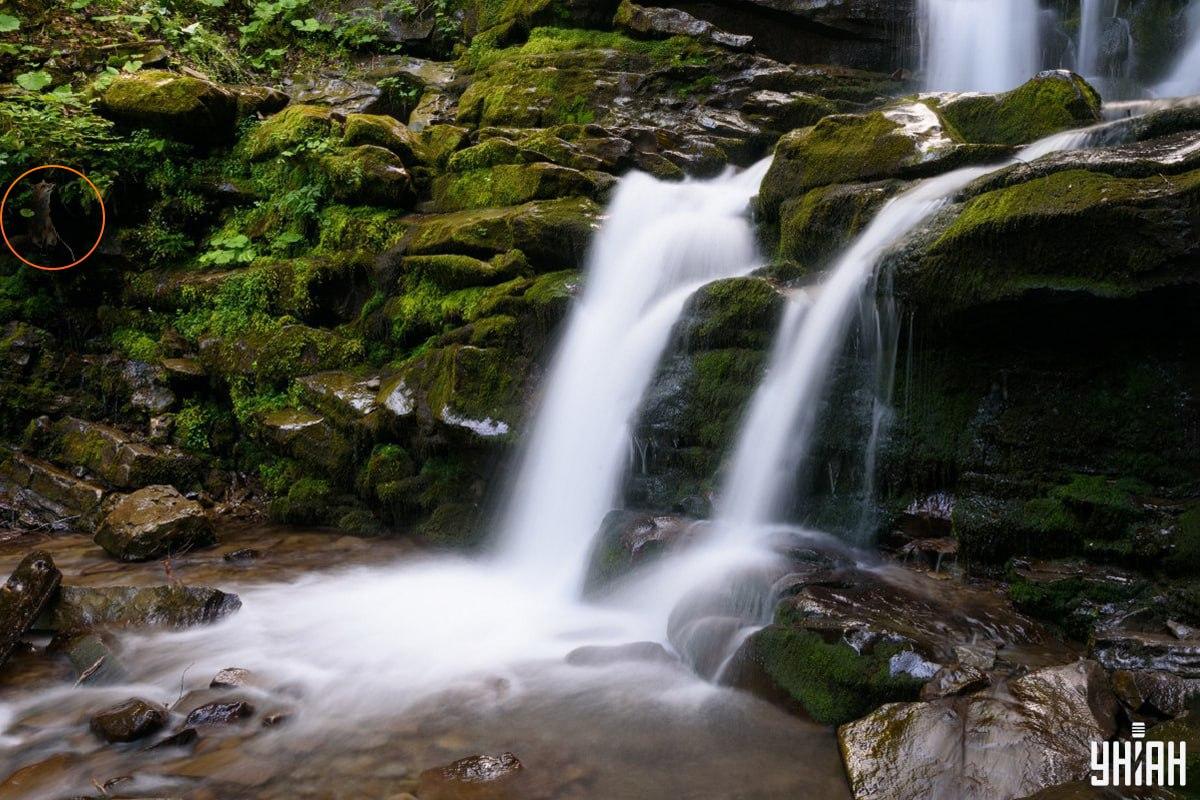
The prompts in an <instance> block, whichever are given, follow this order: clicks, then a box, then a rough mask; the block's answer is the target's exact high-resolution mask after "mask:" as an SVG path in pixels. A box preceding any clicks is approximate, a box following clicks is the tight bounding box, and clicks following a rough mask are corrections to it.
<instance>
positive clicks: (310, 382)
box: [297, 370, 380, 420]
mask: <svg viewBox="0 0 1200 800" xmlns="http://www.w3.org/2000/svg"><path fill="white" fill-rule="evenodd" d="M297 382H298V383H299V385H300V389H301V391H302V392H303V395H304V399H305V400H306V401H307V402H309V403H311V404H312V405H313V406H315V407H316V408H317V409H318V410H320V411H322V412H324V413H326V414H329V415H331V416H333V417H335V418H338V419H342V420H353V419H358V418H360V417H365V416H367V415H369V414H371V413H372V412H374V411H375V410H376V409H377V408H378V407H379V406H378V401H377V399H376V395H377V394H378V393H379V391H380V380H379V378H378V377H377V376H370V377H366V378H363V377H358V376H355V375H352V374H350V373H348V372H341V371H337V370H334V371H330V372H318V373H317V374H316V375H306V376H304V377H302V378H299V379H298V381H297Z"/></svg>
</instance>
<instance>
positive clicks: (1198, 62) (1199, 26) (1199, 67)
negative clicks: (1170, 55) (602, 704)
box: [1156, 0, 1200, 97]
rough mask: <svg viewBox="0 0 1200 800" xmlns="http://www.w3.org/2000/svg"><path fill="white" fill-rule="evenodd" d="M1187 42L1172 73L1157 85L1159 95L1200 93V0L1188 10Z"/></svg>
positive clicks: (1195, 1)
mask: <svg viewBox="0 0 1200 800" xmlns="http://www.w3.org/2000/svg"><path fill="white" fill-rule="evenodd" d="M1186 42H1187V44H1186V45H1185V46H1184V49H1183V55H1182V56H1181V57H1180V59H1179V62H1178V63H1177V64H1176V65H1175V69H1174V70H1173V71H1172V72H1171V75H1170V76H1169V77H1168V78H1167V79H1166V80H1165V81H1163V82H1162V83H1160V84H1159V85H1158V86H1157V87H1156V94H1157V95H1158V96H1159V97H1185V96H1190V95H1194V94H1200V0H1192V4H1191V5H1190V6H1189V7H1188V11H1187V39H1186Z"/></svg>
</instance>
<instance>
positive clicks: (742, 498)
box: [717, 131, 1090, 535]
mask: <svg viewBox="0 0 1200 800" xmlns="http://www.w3.org/2000/svg"><path fill="white" fill-rule="evenodd" d="M1088 136H1090V134H1089V133H1087V132H1079V131H1071V132H1067V133H1060V134H1055V135H1054V136H1050V137H1048V138H1046V139H1042V140H1040V141H1038V142H1035V143H1033V144H1031V145H1029V146H1028V147H1027V148H1025V150H1024V151H1022V153H1021V155H1020V156H1019V159H1020V160H1025V161H1028V160H1032V159H1035V158H1040V157H1041V156H1044V155H1047V154H1049V153H1052V152H1056V151H1059V150H1066V149H1070V148H1073V147H1077V146H1078V145H1080V144H1081V143H1082V142H1083V141H1085V140H1086V138H1087V137H1088ZM1009 163H1012V162H1009ZM1004 166H1007V165H1004ZM999 168H1000V167H996V166H991V167H967V168H963V169H959V170H955V171H953V172H948V173H946V174H945V175H940V176H938V177H935V178H929V179H926V180H924V181H922V182H920V183H919V184H917V185H916V186H915V187H913V188H912V189H909V190H908V191H907V192H904V193H903V194H901V195H899V196H898V197H895V198H893V199H892V200H890V201H888V203H887V205H885V206H884V207H883V208H882V209H881V210H880V212H879V213H878V214H877V215H876V216H875V218H874V219H873V220H872V221H871V223H870V224H869V225H868V226H867V228H866V229H865V230H864V231H863V232H862V233H861V234H859V235H858V237H857V238H856V239H855V240H854V241H853V242H852V243H851V245H850V246H849V248H848V249H847V250H846V251H845V252H843V254H842V255H841V257H840V258H839V259H838V260H837V261H836V262H835V263H834V266H833V267H832V268H830V270H829V272H828V274H827V275H826V276H825V278H824V280H822V281H821V283H820V285H819V286H817V287H816V289H815V291H814V292H813V295H814V299H812V300H811V301H809V300H808V299H807V297H806V298H805V299H804V300H803V301H800V302H803V303H804V304H805V307H804V308H803V310H802V311H801V309H799V308H797V309H795V310H793V311H789V313H788V317H787V319H789V320H790V319H793V318H795V319H796V320H797V321H796V322H793V323H791V324H785V325H783V326H781V327H780V331H779V334H778V336H777V339H776V343H775V345H774V347H773V350H772V353H771V356H770V358H769V361H768V364H767V370H766V377H765V378H764V379H763V381H762V383H761V384H760V385H759V387H758V389H757V390H756V392H755V394H754V398H753V400H752V401H751V403H750V407H749V411H748V412H747V415H746V418H745V421H744V422H743V424H742V428H741V431H740V432H739V435H738V440H737V443H736V445H735V446H734V449H733V456H732V459H731V461H730V467H729V471H728V476H727V478H726V480H725V483H724V485H723V487H722V489H721V492H720V494H719V500H718V507H717V511H718V514H717V518H718V520H719V522H720V523H721V525H720V527H721V528H722V529H723V530H727V531H733V532H739V535H744V534H742V533H741V532H744V531H748V530H753V529H755V528H757V527H759V526H762V525H765V524H769V523H773V522H778V521H779V519H780V515H781V513H782V511H783V508H784V506H785V504H786V501H787V499H788V495H789V487H790V486H791V485H792V482H793V480H794V475H795V473H796V470H797V468H798V466H799V465H800V463H801V461H802V460H803V458H804V457H805V456H806V455H807V454H808V451H809V449H810V447H811V439H812V432H813V427H814V422H815V421H816V416H817V409H818V403H819V402H820V400H821V393H822V390H823V388H824V386H825V383H826V380H827V378H828V377H829V373H830V371H831V368H832V365H833V361H834V359H835V357H836V356H837V354H838V351H839V349H840V348H841V347H842V345H843V339H844V337H845V331H846V328H847V327H848V325H849V323H850V320H851V318H852V316H853V313H854V309H855V308H856V306H857V304H858V302H859V300H860V298H861V297H862V295H863V292H864V290H865V289H866V287H867V286H868V284H869V282H870V280H871V278H872V276H873V275H874V273H875V267H876V266H877V265H878V264H879V261H880V259H881V258H882V256H883V254H884V253H885V252H886V251H887V250H888V249H890V248H891V247H893V246H894V245H896V244H897V243H898V242H899V241H900V240H901V239H903V238H904V237H905V236H907V235H908V234H909V233H910V232H912V231H913V230H914V229H916V228H917V227H918V226H920V225H921V224H922V223H924V222H926V221H927V220H929V219H930V218H931V217H932V216H933V215H934V214H935V213H937V211H938V210H939V209H941V208H942V207H943V206H945V205H946V203H948V202H949V201H950V200H951V199H952V198H953V197H954V195H955V194H957V193H958V192H959V191H960V190H961V189H963V188H964V187H965V186H966V185H967V184H969V183H970V182H971V181H973V180H975V179H976V178H978V177H980V176H981V175H985V174H987V173H989V172H992V171H994V170H996V169H999Z"/></svg>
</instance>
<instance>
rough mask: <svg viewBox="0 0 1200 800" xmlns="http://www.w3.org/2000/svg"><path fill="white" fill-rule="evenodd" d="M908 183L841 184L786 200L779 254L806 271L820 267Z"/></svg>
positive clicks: (781, 210) (780, 214)
mask: <svg viewBox="0 0 1200 800" xmlns="http://www.w3.org/2000/svg"><path fill="white" fill-rule="evenodd" d="M905 185H906V184H905V183H904V182H903V181H898V180H891V181H877V182H875V183H865V184H864V183H850V184H845V183H839V184H833V185H831V186H822V187H819V188H816V189H812V190H810V191H808V192H806V193H805V194H803V195H802V196H800V197H793V198H789V199H787V200H785V201H783V204H782V205H781V206H780V207H779V251H778V257H779V258H780V259H781V260H783V261H790V262H794V263H796V264H798V265H800V266H801V267H802V268H804V269H806V270H813V269H819V268H820V267H822V266H824V265H825V264H826V263H827V262H829V260H830V259H832V258H833V257H834V256H836V255H837V254H839V253H840V252H841V251H842V250H843V249H844V248H845V247H846V245H847V244H849V242H850V241H851V240H852V239H853V238H854V236H855V235H857V234H858V232H859V231H861V230H862V229H863V228H864V227H866V225H867V224H868V223H869V222H870V221H871V219H872V218H873V217H874V215H875V212H876V211H878V210H879V209H880V208H881V207H882V206H883V204H884V203H885V202H887V201H888V199H890V198H891V197H893V196H895V195H896V194H897V193H899V192H900V191H903V189H904V186H905Z"/></svg>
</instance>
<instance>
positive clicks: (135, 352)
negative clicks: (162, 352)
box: [111, 328, 158, 364]
mask: <svg viewBox="0 0 1200 800" xmlns="http://www.w3.org/2000/svg"><path fill="white" fill-rule="evenodd" d="M111 338H112V343H113V346H114V347H116V348H117V349H118V350H120V351H121V352H122V353H124V354H125V355H126V356H128V357H129V358H131V359H133V360H134V361H143V362H145V363H147V364H153V363H157V362H158V340H157V339H155V338H154V337H152V336H151V335H150V334H148V333H145V332H143V331H139V330H133V329H132V328H121V329H119V330H116V331H113V333H112V337H111Z"/></svg>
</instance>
